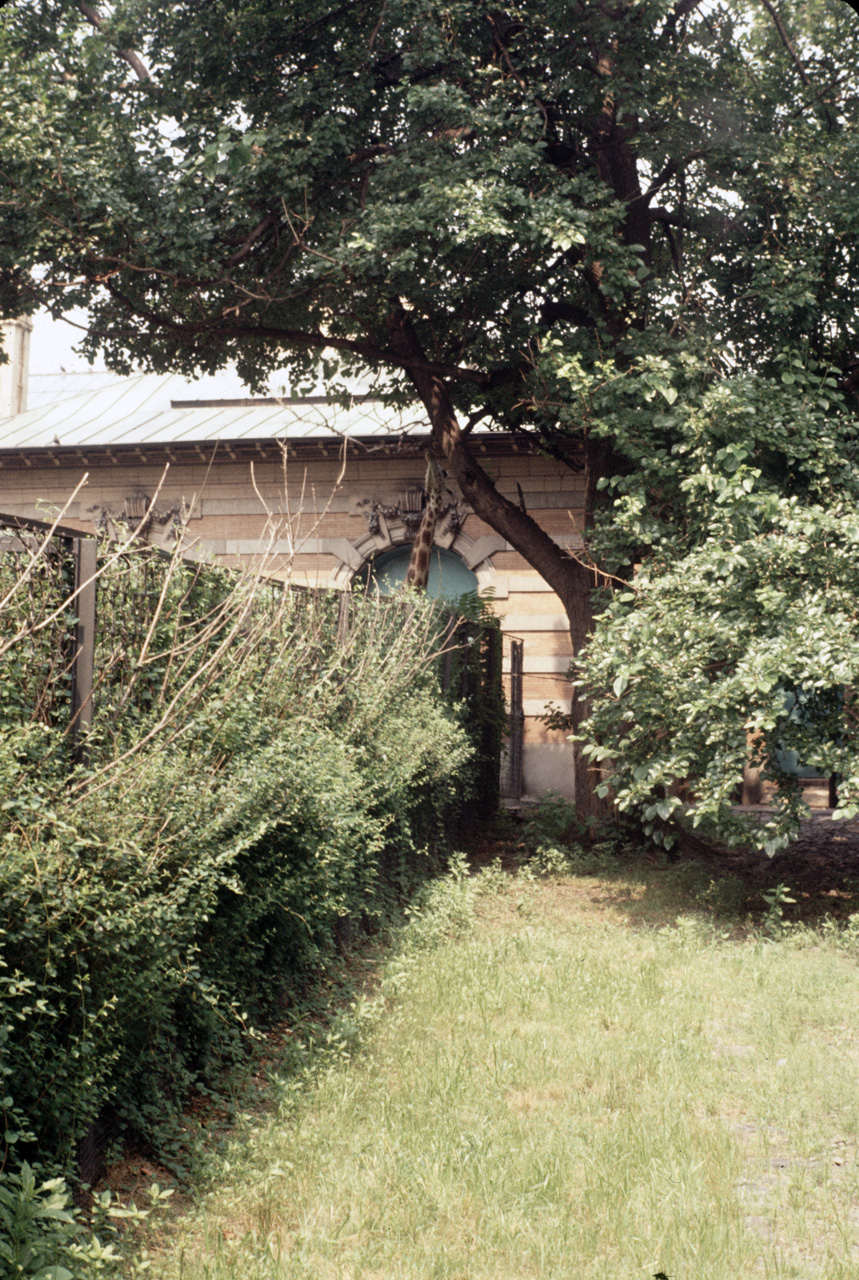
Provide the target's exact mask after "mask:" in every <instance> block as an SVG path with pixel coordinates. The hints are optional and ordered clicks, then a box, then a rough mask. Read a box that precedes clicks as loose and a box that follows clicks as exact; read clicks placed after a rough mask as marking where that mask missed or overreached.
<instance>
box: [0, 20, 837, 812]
mask: <svg viewBox="0 0 859 1280" xmlns="http://www.w3.org/2000/svg"><path fill="white" fill-rule="evenodd" d="M0 50H2V54H0V56H2V70H3V75H4V80H5V83H6V85H7V88H8V92H9V94H10V98H11V100H13V101H15V104H16V105H15V112H14V117H13V116H11V115H10V116H9V117H8V118H7V119H6V120H5V121H4V122H3V123H2V125H0V127H2V131H3V132H2V136H0V151H1V152H2V155H3V157H4V159H3V162H2V166H0V192H2V197H0V198H2V200H3V202H4V209H5V215H6V216H5V219H4V227H3V230H2V234H0V306H2V308H3V310H4V313H5V314H13V313H15V312H17V311H20V310H21V309H22V308H23V309H24V310H30V309H33V308H34V307H35V306H37V305H39V304H46V305H48V306H50V307H51V308H52V309H53V310H54V312H55V313H60V312H62V311H64V310H65V309H67V308H69V307H71V306H74V305H81V304H83V305H85V306H86V307H88V309H89V316H90V327H89V332H88V335H87V337H86V339H85V341H84V348H85V349H86V350H88V351H92V352H95V351H96V350H101V351H102V352H103V353H104V355H105V357H106V359H107V361H108V363H109V364H110V365H111V366H112V367H114V368H116V369H120V370H124V369H127V368H129V367H130V366H131V364H132V362H134V361H139V362H142V363H143V364H144V365H146V366H148V367H150V368H154V369H163V370H166V369H178V370H181V371H184V372H187V373H195V372H196V371H198V370H211V369H214V368H217V367H219V366H221V365H222V364H223V363H225V362H226V361H228V360H235V361H236V363H237V364H238V367H239V370H240V371H241V373H242V374H243V375H244V377H245V378H246V379H247V381H248V383H249V384H250V385H251V386H255V385H259V384H260V382H261V381H262V379H263V378H264V377H265V376H266V374H267V373H268V372H269V371H270V370H271V369H272V368H275V367H278V368H284V369H285V370H287V371H288V372H289V374H290V375H291V376H292V378H293V379H297V380H300V379H301V378H303V377H310V376H312V375H313V374H314V373H315V368H316V362H317V361H318V359H319V357H320V353H321V354H322V357H323V362H324V368H325V369H326V372H327V374H328V375H329V377H330V378H331V380H332V383H336V378H337V375H338V371H345V372H347V373H348V372H351V371H353V370H354V369H356V368H358V367H360V368H361V369H366V368H367V367H370V368H372V369H373V370H374V371H375V373H376V376H377V379H378V386H379V389H380V391H381V392H382V393H383V394H384V395H385V396H387V397H388V398H389V399H390V400H392V401H396V400H400V401H401V400H403V399H413V398H414V396H415V394H416V393H417V395H418V396H419V397H420V399H421V400H422V401H423V403H424V405H425V406H426V409H427V412H428V414H429V418H430V421H431V423H432V437H433V445H434V449H435V452H436V454H437V455H438V456H439V457H440V458H442V459H444V461H445V464H446V466H447V469H448V471H449V472H450V474H451V475H452V476H453V478H454V479H455V480H456V482H457V483H458V485H459V487H460V489H461V490H462V492H463V495H464V496H465V498H466V499H467V500H468V501H469V502H470V503H471V505H472V507H473V508H474V510H475V511H476V513H477V514H478V515H479V516H480V517H481V518H482V519H483V520H485V521H486V522H487V523H488V524H490V525H491V526H492V527H493V528H494V529H496V530H497V531H498V532H499V533H501V534H502V535H503V536H504V537H505V538H507V539H508V540H509V541H510V542H511V543H512V545H513V546H514V547H516V549H517V550H518V551H519V552H520V553H521V554H522V555H523V556H524V557H525V558H526V559H527V560H528V561H529V562H530V563H531V564H532V565H533V566H534V567H535V568H536V569H538V570H539V571H540V573H541V574H542V575H543V577H544V578H545V579H546V580H547V582H548V583H549V584H550V585H551V586H552V588H553V589H554V590H555V591H556V592H557V593H558V595H559V597H560V599H561V601H562V602H563V605H564V608H565V609H566V611H567V614H568V617H569V620H570V634H571V637H572V641H573V645H574V648H575V651H576V652H577V653H578V652H580V651H581V650H582V648H583V647H584V644H585V642H586V639H587V637H588V635H589V634H590V632H591V630H592V628H593V624H594V604H593V588H594V584H595V582H606V581H608V579H605V578H600V576H599V572H598V571H599V570H600V569H601V568H602V569H605V568H606V567H607V566H606V565H604V564H603V565H600V564H599V563H598V562H597V561H596V560H594V559H593V557H594V556H596V555H597V545H596V543H594V546H593V549H592V550H590V551H589V552H586V553H585V555H583V556H582V557H581V558H579V559H577V558H573V557H570V556H569V555H567V554H566V553H565V552H563V551H561V550H560V549H559V548H558V547H557V546H556V545H555V543H554V542H553V541H552V540H551V538H549V537H548V536H547V535H546V534H545V533H544V532H543V530H541V529H540V527H539V526H538V525H537V524H536V522H535V521H534V520H533V519H532V518H531V517H530V515H529V514H528V513H527V512H526V511H524V510H522V509H521V507H520V506H517V505H516V504H513V503H510V502H508V501H507V500H506V499H505V498H504V497H503V496H502V495H501V494H499V492H498V491H497V489H496V488H495V486H494V484H493V483H492V480H491V478H490V477H489V475H488V474H487V473H486V472H485V471H484V469H483V468H482V467H481V466H480V464H479V462H478V461H477V459H476V457H475V456H474V454H473V452H472V451H471V449H470V447H469V433H470V431H471V430H472V429H473V428H474V426H475V425H476V423H478V422H481V423H484V424H486V425H489V426H493V427H498V428H501V429H504V430H507V431H512V432H514V433H523V434H525V435H530V436H531V437H532V438H534V439H536V441H537V442H538V443H539V445H540V446H541V447H542V448H544V449H545V450H547V451H548V452H550V453H551V454H553V455H554V456H556V457H558V458H560V459H561V460H562V461H563V462H564V463H566V464H567V465H569V466H572V467H574V468H578V469H582V470H583V471H584V474H585V479H586V494H587V510H586V515H585V529H584V531H583V532H584V533H585V535H586V540H589V538H590V530H591V528H592V527H593V521H594V517H595V515H596V514H597V512H598V511H599V509H600V506H601V504H605V503H610V502H611V500H612V491H611V490H607V489H605V488H604V487H603V488H601V486H604V485H605V482H607V481H608V480H610V479H612V478H613V477H621V478H622V477H624V476H627V477H628V476H630V475H631V474H632V472H633V470H634V468H635V467H636V465H637V460H636V458H635V456H634V455H631V454H630V453H629V451H628V449H626V446H625V444H624V441H626V440H627V439H628V434H629V433H628V432H627V431H625V429H624V424H623V422H618V423H616V424H614V425H615V426H616V427H617V430H616V431H615V430H613V429H605V424H603V427H602V428H600V429H598V430H597V429H592V414H591V401H592V399H593V396H594V395H595V394H597V392H598V390H599V387H600V386H601V385H602V383H603V382H604V380H605V378H606V370H607V369H609V370H610V371H611V373H610V377H611V378H617V379H621V380H625V381H626V382H628V384H629V385H630V387H632V388H633V399H634V398H635V392H636V390H637V391H638V393H639V399H641V397H642V396H644V395H646V394H649V392H650V391H651V390H653V387H654V385H655V386H656V389H657V394H658V395H659V394H662V392H661V391H660V386H661V385H663V384H664V386H665V388H666V389H669V388H670V387H671V386H673V385H674V384H673V382H672V371H673V370H676V369H679V368H681V366H682V361H683V359H684V357H685V355H686V354H687V353H688V351H689V350H690V349H691V350H694V351H700V350H702V349H703V347H702V343H704V340H705V339H707V340H709V341H710V343H711V344H718V359H717V358H716V356H714V355H712V354H711V356H710V357H709V358H710V359H711V360H713V362H714V364H715V366H716V367H717V368H720V369H721V371H722V372H723V373H725V372H732V371H733V370H736V369H741V368H745V369H760V370H762V371H764V372H766V370H767V369H768V368H769V367H770V366H772V362H773V361H774V359H775V357H776V355H777V352H778V348H779V347H780V345H781V342H782V340H783V336H784V333H785V331H786V330H789V331H790V332H791V333H792V334H793V336H794V337H795V338H796V339H797V340H798V341H800V342H801V343H803V344H805V346H806V347H807V349H808V350H809V352H810V353H811V354H813V356H814V357H815V358H816V359H817V360H819V361H821V362H823V363H824V364H826V365H831V366H832V367H833V368H835V369H836V370H837V377H838V379H839V380H840V382H841V383H842V386H843V387H844V388H845V389H847V390H852V388H854V387H855V386H856V385H859V364H857V363H854V361H855V360H856V359H857V349H856V342H855V336H856V335H855V323H856V321H855V317H856V314H857V307H856V301H857V299H856V283H857V276H856V272H855V254H856V248H855V246H856V244H857V243H859V242H857V240H856V237H855V232H856V230H857V222H859V201H857V200H856V198H855V195H854V192H853V188H852V185H851V183H852V176H851V175H852V174H855V172H856V163H855V162H856V159H857V156H856V154H855V153H856V151H857V142H856V136H857V135H856V131H855V128H853V127H852V126H854V125H855V122H856V119H855V118H856V114H857V105H859V94H857V83H856V71H855V68H856V67H857V66H859V26H857V23H856V21H855V18H854V15H853V14H852V12H851V11H850V9H849V8H848V7H847V6H846V5H844V4H843V3H842V0H781V2H780V3H779V4H778V6H776V3H775V0H733V2H731V0H729V2H727V3H723V4H717V5H713V4H710V3H708V4H702V3H701V2H700V0H589V2H585V0H524V2H519V3H510V4H508V5H506V6H504V7H502V8H497V7H494V6H492V5H489V4H486V3H485V2H480V0H477V2H475V0H440V2H439V3H438V4H436V5H434V6H432V5H429V4H428V3H427V0H351V2H350V0H346V2H345V3H342V4H338V3H336V0H326V2H325V3H323V2H322V0H305V3H303V4H302V5H301V6H300V7H298V6H282V5H272V4H270V3H268V0H205V2H204V0H185V2H184V3H177V4H172V5H166V6H165V5H159V4H155V3H154V0H117V3H115V4H114V5H113V6H112V7H111V8H110V10H109V11H108V10H107V9H106V10H105V11H104V12H100V11H99V10H97V9H96V8H94V7H93V6H92V5H91V4H90V3H89V0H79V2H78V3H77V4H72V3H65V2H62V0H54V2H53V3H51V0H41V2H39V3H37V2H36V0H17V2H15V0H13V3H12V4H11V5H7V7H6V8H5V9H3V10H2V13H0ZM851 237H852V239H851ZM713 350H716V347H715V346H714V347H713ZM334 355H336V357H337V359H338V361H339V364H338V365H336V366H335V365H334V364H333V363H332V360H331V357H332V356H334ZM648 361H650V362H651V363H650V364H647V367H646V368H645V364H646V363H647V362H648ZM654 361H655V362H656V363H652V362H654ZM642 362H645V364H642ZM660 362H661V363H660ZM720 362H721V363H720ZM573 368H574V369H575V371H576V372H575V378H574V379H573V381H572V382H571V378H570V370H571V369H573ZM642 371H644V372H642ZM666 371H667V372H666ZM648 378H650V379H651V380H650V381H648V380H647V379H648ZM653 379H656V382H655V384H654V382H653ZM573 384H575V385H573ZM669 394H670V392H669ZM609 427H611V424H609ZM666 433H667V434H666V444H665V447H666V448H669V449H670V448H671V447H672V444H671V429H670V428H666ZM647 552H648V548H647V546H646V545H644V544H643V545H641V546H640V547H638V548H629V554H630V555H632V556H633V558H634V559H639V560H640V559H641V558H642V557H643V556H645V555H646V554H647ZM595 568H596V570H597V573H596V575H595V572H594V569H595ZM586 714H587V706H586V703H585V701H584V699H583V698H580V697H577V698H576V699H575V700H574V706H573V725H574V728H578V727H580V725H581V723H582V721H583V719H584V718H585V716H586ZM596 782H597V779H596V777H595V775H594V773H593V771H592V770H590V769H589V768H588V766H587V760H586V757H585V756H584V755H583V754H582V752H581V751H579V752H578V754H577V762H576V794H577V804H578V807H579V812H580V814H581V815H582V816H586V815H587V814H588V813H591V812H593V811H594V809H595V808H596V807H598V798H597V796H596Z"/></svg>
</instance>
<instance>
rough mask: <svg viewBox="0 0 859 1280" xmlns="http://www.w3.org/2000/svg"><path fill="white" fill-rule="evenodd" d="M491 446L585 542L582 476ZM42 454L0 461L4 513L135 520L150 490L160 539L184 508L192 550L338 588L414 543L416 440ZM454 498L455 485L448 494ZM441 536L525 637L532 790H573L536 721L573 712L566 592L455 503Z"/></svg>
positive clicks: (514, 480)
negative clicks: (389, 445) (396, 445)
mask: <svg viewBox="0 0 859 1280" xmlns="http://www.w3.org/2000/svg"><path fill="white" fill-rule="evenodd" d="M497 449H498V446H497V444H496V446H495V449H494V450H493V451H492V452H490V453H489V455H488V456H486V457H485V458H484V459H483V462H484V465H485V466H486V467H487V470H488V471H489V472H490V474H492V476H493V478H494V479H495V482H496V484H497V485H498V488H499V489H500V491H501V492H502V493H504V494H505V496H507V497H508V498H510V499H511V500H512V501H514V502H518V501H519V500H520V490H521V496H522V498H523V499H524V501H525V504H526V506H527V509H528V510H529V512H530V513H531V514H532V515H533V516H534V517H535V518H536V519H537V520H538V521H539V523H540V524H541V525H542V527H543V528H544V529H546V531H547V532H548V533H550V534H551V535H552V536H553V537H554V538H555V539H556V540H557V541H558V543H559V544H560V545H563V546H566V547H569V548H570V549H573V550H574V549H575V547H576V546H577V545H580V537H579V529H580V527H581V524H580V522H581V517H582V504H583V483H582V481H581V479H580V477H579V476H577V475H576V474H575V473H574V472H572V471H570V470H569V469H567V468H564V467H562V466H560V465H559V464H557V463H555V462H554V461H553V460H551V459H549V458H543V457H534V456H529V455H528V454H527V453H517V454H512V453H510V454H499V453H498V452H497ZM45 452H46V451H43V450H33V451H31V453H30V454H29V455H28V456H27V458H26V462H25V463H24V464H23V465H22V460H21V459H20V458H19V459H17V460H14V465H13V462H10V460H8V459H7V460H6V465H3V463H2V462H0V513H2V514H5V515H21V516H29V517H37V518H39V519H42V520H46V519H51V518H54V517H55V516H56V515H58V514H59V512H60V510H62V509H63V508H64V507H65V513H64V516H63V523H64V524H65V525H67V526H69V527H72V528H75V529H80V530H81V531H82V532H92V531H93V529H94V528H95V527H96V526H97V525H98V524H99V523H100V522H103V521H104V519H105V517H107V518H111V517H112V518H117V517H123V516H125V517H127V518H129V519H134V518H139V516H140V515H142V513H143V511H145V509H146V507H147V505H148V503H149V502H150V501H151V500H152V499H153V498H154V499H155V502H154V512H155V517H156V518H155V519H154V520H153V523H152V526H151V530H150V536H151V537H152V540H154V541H158V540H159V539H160V538H163V539H165V540H166V539H168V538H169V536H170V535H171V531H172V529H173V522H174V520H176V519H181V520H183V521H184V522H185V527H186V536H187V538H188V539H189V541H190V543H191V544H192V547H193V554H195V555H200V556H203V557H209V556H211V557H212V558H214V559H217V560H218V561H221V562H223V563H226V564H229V565H236V566H238V565H242V564H247V563H248V562H249V561H251V560H255V559H257V558H258V557H259V556H260V555H265V557H266V568H267V571H269V572H272V573H274V574H276V575H277V576H280V577H284V578H285V577H288V576H290V577H292V579H293V580H295V581H297V582H301V583H305V584H307V585H313V586H320V587H332V586H333V587H339V588H343V587H346V586H348V584H349V582H350V581H351V579H352V577H353V576H354V574H355V573H356V571H357V570H359V569H360V568H361V566H362V564H364V563H365V562H366V560H367V559H368V558H370V557H372V556H373V555H374V554H378V552H379V551H381V550H383V549H385V548H386V547H389V546H392V545H397V544H398V543H404V542H407V541H408V540H409V530H408V528H407V524H406V523H405V522H404V520H403V519H402V518H400V515H399V514H398V512H399V506H398V504H400V505H402V503H403V501H404V499H403V495H408V494H409V493H410V492H418V491H419V490H420V489H421V487H422V485H423V475H424V470H425V464H424V461H423V457H422V455H421V452H420V451H419V449H418V448H417V447H414V448H413V449H412V450H411V452H410V453H409V454H407V455H406V456H389V455H386V452H385V450H384V449H383V448H381V447H378V452H376V453H372V454H371V453H370V452H369V451H368V450H367V449H363V450H361V451H358V450H357V449H355V448H352V447H350V450H349V452H348V454H347V457H346V458H345V461H344V459H343V457H342V455H341V450H340V448H339V446H338V445H337V444H336V443H334V444H331V443H330V442H329V443H326V444H324V445H319V446H318V447H317V448H316V449H315V450H311V449H310V448H309V447H308V448H307V449H306V450H305V454H306V456H297V457H292V458H288V459H286V460H284V458H283V456H281V454H280V451H279V450H278V449H276V448H272V447H271V443H270V442H269V447H268V448H263V447H261V446H258V457H257V458H255V459H254V460H253V462H251V461H250V460H249V459H248V457H247V452H248V449H247V446H244V447H243V449H242V450H238V449H237V448H233V447H232V446H230V445H229V444H223V443H220V444H219V445H218V446H217V448H213V446H211V445H198V446H195V447H194V449H191V448H185V449H182V450H180V449H178V448H171V447H170V446H161V447H159V448H158V449H153V447H151V446H147V448H146V449H145V451H144V450H138V451H137V452H136V453H135V452H134V451H131V450H129V449H126V448H124V449H121V450H120V449H113V450H111V449H103V450H99V449H96V448H88V449H87V452H86V456H85V457H81V458H76V457H75V456H73V452H72V451H65V450H56V451H52V454H51V456H50V457H46V456H44V454H45ZM168 464H169V466H168ZM84 476H86V479H85V482H84V483H83V484H82V485H81V487H80V488H79V489H78V492H77V493H76V494H75V496H74V497H73V498H72V500H71V502H69V501H68V499H69V496H70V495H71V494H72V493H73V491H74V490H75V488H76V486H77V485H78V484H79V482H80V481H82V480H83V478H84ZM458 496H459V495H458V494H455V493H452V494H451V500H452V501H453V500H455V499H456V498H458ZM405 502H406V505H408V500H405ZM374 508H375V516H376V525H377V527H376V529H375V532H374V530H373V526H374ZM380 511H381V512H382V513H383V514H382V515H381V518H379V512H380ZM385 511H387V512H388V513H389V514H388V515H385V514H384V512H385ZM391 512H393V514H391ZM437 541H438V542H439V543H440V545H442V546H446V547H449V548H450V549H451V550H453V551H454V552H455V553H456V554H458V555H459V556H460V557H461V558H462V559H463V560H464V562H465V563H466V564H467V565H468V567H469V568H471V569H472V570H473V571H474V572H475V574H476V575H477V579H478V583H479V587H480V590H481V592H482V593H483V594H487V595H490V596H491V597H492V599H493V602H494V604H493V607H494V608H495V610H496V611H497V613H498V614H499V616H500V617H501V619H502V628H503V631H504V633H505V636H507V637H515V638H517V639H521V640H523V642H524V675H523V703H524V713H525V751H524V760H523V779H524V789H525V792H526V794H528V795H539V794H542V793H543V792H545V791H547V790H552V791H556V792H558V793H560V794H566V795H569V794H571V788H572V771H571V767H570V753H571V749H570V747H569V744H568V743H567V742H566V740H565V738H564V735H563V734H559V733H557V732H550V731H548V730H547V729H546V728H545V726H544V725H543V724H542V723H541V722H540V720H539V718H538V717H539V716H540V715H542V714H543V712H544V710H545V708H546V706H547V705H550V706H553V707H555V708H562V709H564V710H568V709H569V698H570V686H569V682H568V680H567V678H566V676H567V671H568V668H569V664H570V659H571V656H572V650H571V645H570V636H569V631H568V628H567V620H566V616H565V614H564V611H563V609H562V608H561V604H560V601H559V600H558V598H557V596H556V595H555V594H554V593H553V592H552V591H551V590H550V589H549V588H548V586H547V584H546V583H545V582H544V581H543V579H542V578H541V577H540V575H539V574H538V573H536V572H535V571H534V570H533V569H532V568H531V567H530V565H528V564H527V562H526V561H525V560H523V558H522V557H521V556H520V555H519V554H518V552H516V551H514V550H513V549H512V547H510V546H509V544H507V543H506V542H505V541H504V540H503V539H502V538H500V537H499V536H498V535H497V534H496V533H495V531H494V530H492V529H491V528H489V526H488V525H486V524H484V523H483V522H482V521H481V520H479V519H478V518H477V516H475V515H474V514H473V513H472V512H471V511H470V509H469V508H468V507H467V506H465V505H464V504H462V503H461V502H460V503H459V505H458V506H457V507H455V508H453V513H452V517H451V520H449V521H442V524H441V526H440V529H439V531H438V533H437ZM506 650H509V645H508V646H506ZM505 668H506V669H509V664H508V663H505Z"/></svg>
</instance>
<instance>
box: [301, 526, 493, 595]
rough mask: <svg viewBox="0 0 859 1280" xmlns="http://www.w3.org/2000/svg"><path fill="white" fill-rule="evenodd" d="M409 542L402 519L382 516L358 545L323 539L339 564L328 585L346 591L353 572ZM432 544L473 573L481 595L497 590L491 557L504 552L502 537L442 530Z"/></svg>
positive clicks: (332, 571)
mask: <svg viewBox="0 0 859 1280" xmlns="http://www.w3.org/2000/svg"><path fill="white" fill-rule="evenodd" d="M411 541H412V537H411V534H410V532H409V530H408V529H407V528H406V525H405V523H404V522H403V521H402V520H397V519H388V520H386V519H385V518H384V517H383V518H382V519H381V520H380V521H379V532H378V533H367V534H365V535H364V537H363V538H359V539H358V541H357V542H348V541H347V539H345V538H331V539H330V540H329V539H326V540H325V545H324V547H323V548H322V549H324V550H325V551H327V552H328V553H329V555H333V556H336V557H337V560H338V562H339V563H338V564H337V565H336V566H335V568H334V569H332V570H331V574H330V576H329V579H328V585H329V586H330V587H334V588H336V589H337V590H339V591H345V590H347V588H348V587H349V586H350V584H351V582H352V579H353V578H354V576H355V574H356V572H358V571H359V570H360V569H362V568H363V567H364V565H365V564H366V563H367V561H368V560H372V559H373V557H374V556H377V555H380V554H381V553H382V552H383V551H388V550H389V549H390V548H391V547H401V546H407V545H408V544H409V543H410V542H411ZM433 542H434V544H435V545H436V546H437V547H441V548H442V549H443V550H445V551H453V552H454V553H455V554H456V555H458V556H459V558H460V560H462V561H463V562H464V563H465V564H466V565H467V567H468V568H469V569H471V570H472V572H473V573H474V575H475V577H476V578H477V590H478V592H479V593H480V594H481V595H482V594H483V592H484V591H496V590H497V587H498V574H497V573H496V571H495V567H494V566H493V564H492V556H493V555H494V554H495V552H496V551H504V550H506V548H507V543H506V542H505V540H504V539H503V538H501V537H497V536H490V537H482V538H477V539H474V538H469V537H468V535H467V534H465V533H451V532H449V531H447V530H445V531H444V532H441V531H440V532H439V533H438V534H437V536H436V537H435V538H434V539H433ZM338 544H339V545H338ZM347 548H348V551H347ZM359 561H360V563H359Z"/></svg>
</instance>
